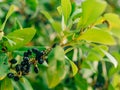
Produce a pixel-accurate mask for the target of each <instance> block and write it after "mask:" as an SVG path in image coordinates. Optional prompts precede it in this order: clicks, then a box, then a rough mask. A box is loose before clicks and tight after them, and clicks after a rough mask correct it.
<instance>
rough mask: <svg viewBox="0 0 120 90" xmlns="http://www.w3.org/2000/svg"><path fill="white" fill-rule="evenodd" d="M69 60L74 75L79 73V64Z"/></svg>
mask: <svg viewBox="0 0 120 90" xmlns="http://www.w3.org/2000/svg"><path fill="white" fill-rule="evenodd" d="M68 61H69V62H70V64H71V67H72V72H73V76H75V75H76V74H77V72H78V68H77V66H76V65H75V63H74V62H72V61H71V60H68Z"/></svg>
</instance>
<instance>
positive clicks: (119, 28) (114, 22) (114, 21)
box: [104, 13, 120, 38]
mask: <svg viewBox="0 0 120 90" xmlns="http://www.w3.org/2000/svg"><path fill="white" fill-rule="evenodd" d="M104 18H105V20H107V21H108V23H109V28H110V30H111V32H112V33H113V35H115V36H116V37H118V38H120V18H119V16H118V15H117V14H114V13H107V14H105V15H104Z"/></svg>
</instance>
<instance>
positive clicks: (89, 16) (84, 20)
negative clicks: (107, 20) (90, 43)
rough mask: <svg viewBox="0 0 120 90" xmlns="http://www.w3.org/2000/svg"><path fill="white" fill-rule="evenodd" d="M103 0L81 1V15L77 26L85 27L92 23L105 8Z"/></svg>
mask: <svg viewBox="0 0 120 90" xmlns="http://www.w3.org/2000/svg"><path fill="white" fill-rule="evenodd" d="M106 5H107V4H106V2H105V1H103V0H85V1H84V2H83V3H82V17H81V20H80V22H79V25H78V26H82V27H86V26H88V25H90V24H92V23H94V22H95V21H96V20H97V19H98V18H99V16H100V15H101V14H102V13H103V12H104V10H105V8H106Z"/></svg>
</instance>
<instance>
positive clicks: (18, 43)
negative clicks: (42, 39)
mask: <svg viewBox="0 0 120 90" xmlns="http://www.w3.org/2000/svg"><path fill="white" fill-rule="evenodd" d="M35 33H36V30H35V29H34V28H24V29H20V30H15V31H14V32H11V33H10V34H8V35H7V36H6V37H5V38H6V39H7V40H6V41H4V45H5V46H6V47H7V49H8V50H10V51H12V50H15V49H18V48H20V47H22V46H24V45H25V44H27V43H28V42H30V40H31V39H32V38H33V36H34V35H35Z"/></svg>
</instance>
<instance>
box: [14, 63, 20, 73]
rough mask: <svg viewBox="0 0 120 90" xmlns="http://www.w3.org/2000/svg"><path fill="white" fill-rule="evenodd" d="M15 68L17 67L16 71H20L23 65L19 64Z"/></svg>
mask: <svg viewBox="0 0 120 90" xmlns="http://www.w3.org/2000/svg"><path fill="white" fill-rule="evenodd" d="M15 69H16V72H19V71H20V70H21V65H20V64H17V65H16V66H15Z"/></svg>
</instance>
